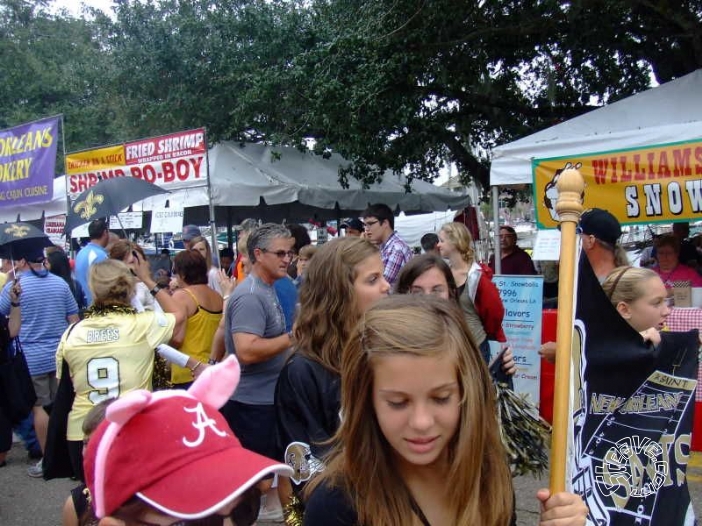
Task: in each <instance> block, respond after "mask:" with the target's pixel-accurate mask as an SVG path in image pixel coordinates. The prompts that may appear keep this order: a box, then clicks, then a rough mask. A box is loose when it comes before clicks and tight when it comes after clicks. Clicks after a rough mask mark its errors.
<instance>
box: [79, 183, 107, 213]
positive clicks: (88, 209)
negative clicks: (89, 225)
mask: <svg viewBox="0 0 702 526" xmlns="http://www.w3.org/2000/svg"><path fill="white" fill-rule="evenodd" d="M104 200H105V198H104V197H103V196H102V195H100V194H93V191H92V190H91V191H90V192H88V195H86V196H85V200H84V201H81V202H80V203H76V205H75V206H74V207H73V211H74V212H75V213H76V214H79V215H80V217H82V218H83V219H90V218H91V217H92V216H93V215H95V213H96V212H97V208H96V205H99V204H101V203H102V202H103V201H104Z"/></svg>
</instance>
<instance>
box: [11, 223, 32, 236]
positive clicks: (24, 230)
mask: <svg viewBox="0 0 702 526" xmlns="http://www.w3.org/2000/svg"><path fill="white" fill-rule="evenodd" d="M5 233H6V234H9V235H11V236H12V237H14V238H20V237H24V236H26V235H27V234H29V227H28V226H25V225H12V226H10V227H8V228H6V229H5Z"/></svg>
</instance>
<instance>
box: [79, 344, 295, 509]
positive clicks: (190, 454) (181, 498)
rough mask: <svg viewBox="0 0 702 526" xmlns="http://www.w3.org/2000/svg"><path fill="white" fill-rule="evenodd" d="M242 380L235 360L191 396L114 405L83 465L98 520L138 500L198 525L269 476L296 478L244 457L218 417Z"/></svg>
mask: <svg viewBox="0 0 702 526" xmlns="http://www.w3.org/2000/svg"><path fill="white" fill-rule="evenodd" d="M234 368H235V369H236V371H235V374H236V379H235V380H234V381H232V378H231V373H232V372H234ZM238 377H239V364H238V362H237V361H236V358H234V357H233V356H232V357H230V358H228V359H227V360H225V361H224V362H222V363H221V364H219V365H217V366H214V367H210V368H208V369H207V370H206V371H205V372H204V373H203V374H202V375H201V376H200V377H199V378H198V380H197V381H196V382H195V383H194V384H193V386H192V387H191V388H190V389H189V390H188V391H175V390H174V391H159V392H155V393H151V392H149V391H144V390H140V391H133V392H131V393H128V394H126V395H125V396H123V397H122V398H120V399H118V400H116V401H115V402H113V403H112V404H111V405H110V406H109V407H108V409H107V414H106V417H105V421H103V422H102V423H101V424H100V426H99V427H98V429H97V430H96V431H95V433H94V434H93V435H92V436H91V438H90V441H89V443H88V447H87V450H86V452H85V458H84V468H85V478H86V483H87V485H88V488H89V489H90V493H91V496H92V502H93V507H94V509H95V514H96V516H97V517H98V518H102V517H104V516H106V515H110V514H112V513H114V512H115V511H116V510H118V509H119V507H120V506H122V505H123V504H125V503H126V502H127V501H128V500H130V499H131V498H132V497H133V496H137V497H139V498H140V499H141V500H143V501H145V502H146V503H148V504H150V505H151V506H152V507H154V508H155V509H157V510H159V511H161V512H163V513H165V514H167V515H169V516H172V517H177V518H182V519H198V518H201V517H206V516H208V515H211V514H213V513H215V512H216V511H217V510H218V509H220V508H221V507H223V506H225V505H227V504H228V503H230V502H232V501H233V500H234V499H235V498H237V497H238V496H240V495H242V494H243V493H244V492H245V491H246V490H247V489H248V488H250V487H251V486H253V485H254V484H255V483H256V482H258V481H259V480H260V479H261V478H262V477H264V476H265V475H268V474H271V473H279V474H281V475H286V476H289V475H291V474H292V469H291V468H290V467H289V466H287V465H285V464H282V463H280V462H276V461H274V460H271V459H269V458H266V457H264V456H261V455H259V454H257V453H254V452H252V451H249V450H247V449H244V448H243V447H242V446H241V443H240V442H239V440H238V439H237V437H236V436H235V435H234V433H233V432H232V431H231V429H230V428H229V426H228V425H227V422H226V420H225V419H224V418H223V417H222V415H221V414H220V412H219V411H218V410H217V407H220V406H221V405H223V403H224V401H226V399H227V398H228V397H229V395H231V393H232V392H233V391H234V389H235V388H236V385H237V384H238ZM223 387H224V388H223ZM227 393H228V394H227ZM213 404H214V405H213Z"/></svg>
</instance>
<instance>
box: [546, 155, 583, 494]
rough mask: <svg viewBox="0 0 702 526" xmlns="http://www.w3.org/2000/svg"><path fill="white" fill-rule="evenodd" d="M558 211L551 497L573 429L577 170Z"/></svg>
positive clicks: (558, 486)
mask: <svg viewBox="0 0 702 526" xmlns="http://www.w3.org/2000/svg"><path fill="white" fill-rule="evenodd" d="M556 187H557V188H558V202H557V203H556V211H557V212H558V216H559V217H560V222H561V257H560V269H559V272H558V324H557V329H556V380H555V390H554V396H553V435H552V439H551V480H550V488H551V492H552V493H558V492H561V491H565V482H566V480H565V478H566V460H567V450H568V435H569V433H568V430H569V427H570V383H571V382H570V374H571V371H570V369H571V345H572V340H573V290H574V286H575V283H574V281H575V265H576V263H577V262H576V248H577V233H576V226H577V224H578V221H579V220H580V214H582V212H583V200H582V195H583V191H584V190H585V182H584V181H583V177H582V175H580V172H579V171H578V170H572V169H570V170H564V171H563V173H561V175H560V176H559V178H558V182H557V183H556Z"/></svg>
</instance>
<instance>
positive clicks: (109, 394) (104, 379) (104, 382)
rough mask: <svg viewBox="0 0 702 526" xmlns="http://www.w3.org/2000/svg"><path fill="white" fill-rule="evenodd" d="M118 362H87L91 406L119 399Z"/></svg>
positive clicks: (109, 360)
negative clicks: (110, 399)
mask: <svg viewBox="0 0 702 526" xmlns="http://www.w3.org/2000/svg"><path fill="white" fill-rule="evenodd" d="M119 383H120V382H119V362H118V361H117V360H115V359H114V358H111V357H107V358H93V359H92V360H90V361H89V362H88V385H90V387H92V388H93V389H94V390H93V391H90V394H89V395H88V398H89V399H90V401H91V402H92V403H93V404H99V403H100V402H102V401H103V400H107V399H109V398H118V397H119Z"/></svg>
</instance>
